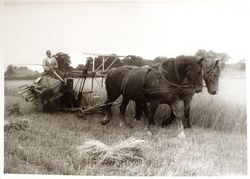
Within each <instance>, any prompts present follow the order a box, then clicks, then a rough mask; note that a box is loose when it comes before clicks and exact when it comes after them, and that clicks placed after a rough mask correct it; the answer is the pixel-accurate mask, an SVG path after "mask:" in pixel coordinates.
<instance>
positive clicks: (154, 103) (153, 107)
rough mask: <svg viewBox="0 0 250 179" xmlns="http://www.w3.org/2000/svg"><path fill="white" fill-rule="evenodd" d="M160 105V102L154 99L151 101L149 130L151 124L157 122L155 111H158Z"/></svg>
mask: <svg viewBox="0 0 250 179" xmlns="http://www.w3.org/2000/svg"><path fill="white" fill-rule="evenodd" d="M158 106H159V102H158V101H152V102H151V103H150V108H149V109H150V111H149V119H148V130H150V126H151V125H152V124H155V122H154V116H155V112H156V110H157V108H158Z"/></svg>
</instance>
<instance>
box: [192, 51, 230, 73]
mask: <svg viewBox="0 0 250 179" xmlns="http://www.w3.org/2000/svg"><path fill="white" fill-rule="evenodd" d="M195 55H197V56H201V57H206V58H209V59H213V60H219V61H220V64H221V67H222V68H225V63H226V62H228V60H229V59H230V57H229V55H228V54H226V53H217V52H215V51H213V50H209V51H208V52H207V51H206V50H203V49H199V50H198V51H197V52H196V53H195Z"/></svg>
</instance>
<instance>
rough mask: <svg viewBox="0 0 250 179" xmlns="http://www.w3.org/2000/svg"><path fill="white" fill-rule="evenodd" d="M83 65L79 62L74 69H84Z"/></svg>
mask: <svg viewBox="0 0 250 179" xmlns="http://www.w3.org/2000/svg"><path fill="white" fill-rule="evenodd" d="M84 68H85V66H84V65H83V64H79V65H78V66H77V67H76V68H75V69H76V70H84Z"/></svg>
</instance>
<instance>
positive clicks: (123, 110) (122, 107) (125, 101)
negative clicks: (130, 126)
mask: <svg viewBox="0 0 250 179" xmlns="http://www.w3.org/2000/svg"><path fill="white" fill-rule="evenodd" d="M128 103H129V99H128V98H126V97H123V99H122V103H121V105H120V114H121V116H120V123H119V125H120V127H122V126H124V125H125V126H126V119H125V113H126V108H127V106H128Z"/></svg>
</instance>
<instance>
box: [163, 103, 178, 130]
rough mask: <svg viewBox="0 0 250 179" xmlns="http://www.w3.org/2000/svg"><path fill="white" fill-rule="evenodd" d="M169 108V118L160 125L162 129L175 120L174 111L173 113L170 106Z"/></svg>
mask: <svg viewBox="0 0 250 179" xmlns="http://www.w3.org/2000/svg"><path fill="white" fill-rule="evenodd" d="M170 108H171V113H170V116H169V118H167V119H166V120H164V121H163V122H162V123H161V126H162V127H165V126H168V125H170V124H171V123H172V122H173V121H174V119H175V114H174V111H173V109H172V107H171V106H170Z"/></svg>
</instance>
